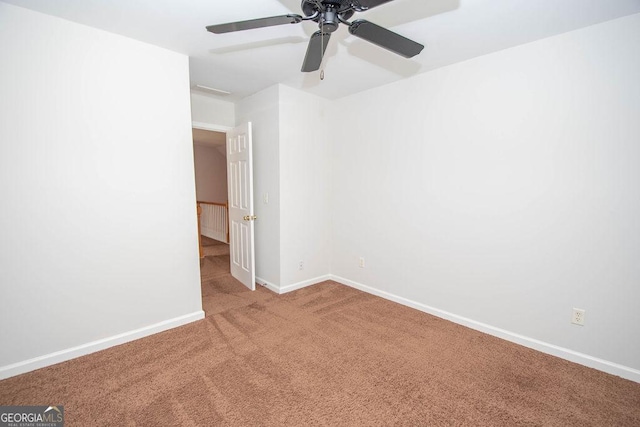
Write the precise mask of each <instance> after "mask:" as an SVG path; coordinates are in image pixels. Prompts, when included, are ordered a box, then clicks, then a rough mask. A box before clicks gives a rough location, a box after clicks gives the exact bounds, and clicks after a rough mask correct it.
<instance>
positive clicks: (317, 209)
mask: <svg viewBox="0 0 640 427" xmlns="http://www.w3.org/2000/svg"><path fill="white" fill-rule="evenodd" d="M328 103H329V101H327V100H324V99H322V98H319V97H317V96H315V95H310V94H307V93H304V92H302V91H299V90H297V89H292V88H289V87H286V86H282V85H276V86H272V87H270V88H268V89H265V90H263V91H261V92H259V93H257V94H255V95H253V96H250V97H248V98H245V99H243V100H242V101H240V102H239V103H238V104H237V106H236V118H237V120H238V124H240V123H242V122H245V121H250V122H252V124H253V167H254V208H255V214H256V215H257V217H258V220H257V221H256V222H255V241H256V276H257V281H258V282H259V283H262V284H266V285H268V286H269V287H270V288H271V289H273V290H275V291H277V292H287V291H290V290H292V289H294V288H297V287H301V286H305V285H308V284H310V283H315V282H317V281H318V280H323V279H326V278H327V276H328V274H329V272H330V254H329V234H330V233H329V230H330V224H331V221H330V208H331V206H330V204H329V196H330V194H329V190H330V159H329V154H330V148H331V144H330V141H329V140H328V139H327V138H329V137H331V136H330V135H326V134H325V133H324V132H323V129H324V125H323V123H325V120H326V119H325V116H326V111H325V110H326V107H327V105H328ZM266 195H268V203H265V196H266ZM300 261H303V269H302V270H300V269H299V262H300Z"/></svg>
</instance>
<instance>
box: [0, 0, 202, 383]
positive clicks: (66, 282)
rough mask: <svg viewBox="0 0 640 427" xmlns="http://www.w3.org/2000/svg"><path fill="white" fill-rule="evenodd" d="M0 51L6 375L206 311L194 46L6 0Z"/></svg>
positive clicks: (1, 316) (1, 353)
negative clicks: (162, 43) (180, 48)
mask: <svg viewBox="0 0 640 427" xmlns="http://www.w3.org/2000/svg"><path fill="white" fill-rule="evenodd" d="M0 63H2V66H1V67H0V93H2V96H1V97H0V200H2V215H1V216H0V236H2V239H1V242H0V301H2V309H1V310H0V342H2V343H3V344H2V346H0V348H1V350H0V377H4V376H8V375H13V374H16V373H19V372H22V371H25V370H29V369H33V368H35V367H39V366H43V365H46V364H49V363H52V362H55V361H59V360H64V359H65V358H69V357H73V356H77V355H79V354H82V353H83V352H84V353H86V352H88V351H93V350H95V349H97V348H100V347H105V346H108V345H110V344H113V343H117V342H122V341H126V340H127V339H130V338H132V337H135V336H141V335H145V334H147V333H151V332H154V331H157V330H160V329H166V328H168V327H171V326H175V325H177V324H179V323H184V322H185V321H189V320H195V319H196V318H199V317H202V314H203V313H202V311H201V309H202V306H201V297H200V280H199V268H198V241H197V218H196V213H195V189H194V180H193V176H194V171H193V152H192V141H191V117H190V108H189V81H188V61H187V57H186V56H183V55H179V54H176V53H173V52H169V51H166V50H163V49H160V48H157V47H154V46H151V45H147V44H144V43H140V42H137V41H133V40H130V39H127V38H124V37H120V36H116V35H113V34H109V33H106V32H103V31H99V30H95V29H92V28H89V27H85V26H82V25H77V24H74V23H71V22H68V21H64V20H61V19H58V18H53V17H49V16H46V15H42V14H38V13H35V12H31V11H27V10H25V9H21V8H17V7H14V6H9V5H7V4H5V3H0ZM159 88H161V90H159ZM145 328H146V329H145ZM119 334H123V335H119ZM116 336H117V337H116ZM114 337H115V338H114ZM100 340H102V341H100ZM96 341H99V344H96V343H95V342H96ZM83 346H84V347H83ZM54 352H62V353H59V354H56V355H52V353H54ZM43 356H44V358H43V359H40V360H35V361H34V360H32V359H33V358H38V357H43ZM48 356H50V357H48Z"/></svg>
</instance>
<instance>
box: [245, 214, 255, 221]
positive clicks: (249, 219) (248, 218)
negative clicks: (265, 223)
mask: <svg viewBox="0 0 640 427" xmlns="http://www.w3.org/2000/svg"><path fill="white" fill-rule="evenodd" d="M242 219H244V220H245V221H255V220H256V219H258V217H257V216H255V215H245V216H244V217H243V218H242Z"/></svg>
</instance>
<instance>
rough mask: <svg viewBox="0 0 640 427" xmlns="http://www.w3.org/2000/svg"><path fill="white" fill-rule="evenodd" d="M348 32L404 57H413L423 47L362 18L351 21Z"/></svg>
mask: <svg viewBox="0 0 640 427" xmlns="http://www.w3.org/2000/svg"><path fill="white" fill-rule="evenodd" d="M349 32H350V33H351V34H353V35H354V36H356V37H360V38H361V39H364V40H366V41H368V42H371V43H373V44H375V45H378V46H380V47H382V48H385V49H387V50H390V51H391V52H393V53H397V54H398V55H401V56H404V57H405V58H413V57H414V56H416V55H417V54H419V53H420V52H422V49H424V46H423V45H421V44H420V43H416V42H414V41H413V40H410V39H408V38H406V37H403V36H401V35H400V34H397V33H394V32H393V31H390V30H387V29H386V28H384V27H381V26H379V25H376V24H374V23H372V22H369V21H365V20H364V19H358V20H356V21H353V22H352V24H351V26H350V27H349Z"/></svg>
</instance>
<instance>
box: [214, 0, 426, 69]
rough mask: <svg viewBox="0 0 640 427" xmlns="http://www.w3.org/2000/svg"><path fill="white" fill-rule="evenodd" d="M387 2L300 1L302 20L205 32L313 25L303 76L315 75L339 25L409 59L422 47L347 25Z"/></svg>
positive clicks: (286, 18) (362, 24) (368, 25)
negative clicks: (358, 13) (314, 25)
mask: <svg viewBox="0 0 640 427" xmlns="http://www.w3.org/2000/svg"><path fill="white" fill-rule="evenodd" d="M391 1H393V0H302V4H301V8H302V12H303V13H304V16H301V15H295V14H288V15H282V16H272V17H269V18H259V19H251V20H248V21H239V22H231V23H227V24H217V25H209V26H208V27H207V31H209V32H212V33H214V34H224V33H230V32H235V31H244V30H251V29H254V28H263V27H273V26H276V25H284V24H299V23H300V22H303V21H313V22H316V23H317V24H318V27H319V28H320V29H319V30H318V31H316V32H315V33H313V35H312V36H311V40H309V46H308V47H307V53H306V55H305V58H304V61H303V63H302V71H303V72H305V73H308V72H312V71H317V70H318V69H319V68H320V65H321V64H322V58H323V56H324V53H325V51H326V49H327V45H328V44H329V40H330V38H331V33H333V32H334V31H336V30H337V29H338V27H339V26H340V24H344V25H347V26H348V27H349V33H350V34H352V35H354V36H356V37H358V38H361V39H363V40H366V41H368V42H370V43H373V44H375V45H377V46H380V47H382V48H384V49H387V50H389V51H391V52H393V53H395V54H398V55H400V56H403V57H405V58H412V57H414V56H416V55H417V54H419V53H420V52H421V51H422V49H424V46H423V45H421V44H420V43H417V42H415V41H413V40H410V39H408V38H406V37H403V36H401V35H400V34H397V33H394V32H393V31H390V30H388V29H386V28H384V27H381V26H379V25H376V24H374V23H372V22H369V21H366V20H364V19H358V20H356V21H353V22H350V21H349V19H350V18H351V17H352V16H353V15H354V14H355V13H356V12H364V11H366V10H369V9H371V8H374V7H376V6H380V5H382V4H384V3H389V2H391Z"/></svg>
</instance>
